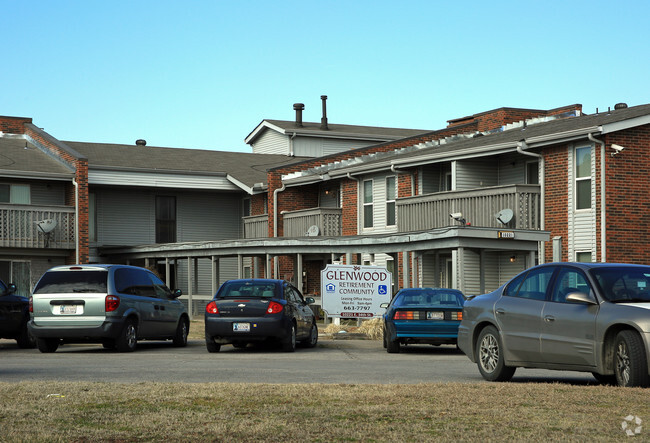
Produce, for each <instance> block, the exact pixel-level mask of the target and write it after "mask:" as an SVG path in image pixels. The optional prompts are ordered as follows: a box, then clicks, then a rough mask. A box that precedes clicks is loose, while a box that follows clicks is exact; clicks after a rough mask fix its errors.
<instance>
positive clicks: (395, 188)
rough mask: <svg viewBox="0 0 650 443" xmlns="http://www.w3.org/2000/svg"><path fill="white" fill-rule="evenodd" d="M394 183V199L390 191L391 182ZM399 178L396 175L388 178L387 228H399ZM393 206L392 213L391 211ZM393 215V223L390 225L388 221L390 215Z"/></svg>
mask: <svg viewBox="0 0 650 443" xmlns="http://www.w3.org/2000/svg"><path fill="white" fill-rule="evenodd" d="M391 180H392V181H393V186H392V188H393V198H392V199H391V198H390V194H389V190H390V188H391V187H390V185H389V182H390V181H391ZM396 200H397V177H396V176H394V175H389V176H387V177H386V226H397V204H396ZM391 205H392V211H391V209H390V208H391ZM391 212H392V214H393V223H392V224H389V222H388V220H389V219H390V214H391Z"/></svg>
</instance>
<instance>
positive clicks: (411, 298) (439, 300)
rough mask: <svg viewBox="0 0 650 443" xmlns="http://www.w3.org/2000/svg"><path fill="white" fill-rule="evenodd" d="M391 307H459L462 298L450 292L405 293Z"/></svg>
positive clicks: (461, 303)
mask: <svg viewBox="0 0 650 443" xmlns="http://www.w3.org/2000/svg"><path fill="white" fill-rule="evenodd" d="M393 305H394V306H395V307H402V306H404V307H405V306H419V305H422V306H434V305H435V306H442V307H459V306H462V305H463V296H462V295H461V294H459V293H457V292H451V291H449V292H448V291H406V292H403V293H402V294H399V295H398V296H397V299H396V300H395V301H394V302H393Z"/></svg>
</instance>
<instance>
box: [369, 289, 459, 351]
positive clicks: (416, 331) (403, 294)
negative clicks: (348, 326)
mask: <svg viewBox="0 0 650 443" xmlns="http://www.w3.org/2000/svg"><path fill="white" fill-rule="evenodd" d="M464 302H465V297H464V296H463V293H462V292H460V291H458V290H456V289H441V288H408V289H402V290H400V291H399V292H398V293H397V294H395V297H393V299H392V300H391V302H390V303H389V304H387V305H382V307H385V308H386V313H385V314H384V347H385V348H386V351H388V352H390V353H394V352H399V351H400V345H406V344H416V343H417V344H430V345H434V346H437V345H443V344H454V345H455V344H456V339H457V338H458V325H459V324H460V320H461V319H462V317H463V303H464Z"/></svg>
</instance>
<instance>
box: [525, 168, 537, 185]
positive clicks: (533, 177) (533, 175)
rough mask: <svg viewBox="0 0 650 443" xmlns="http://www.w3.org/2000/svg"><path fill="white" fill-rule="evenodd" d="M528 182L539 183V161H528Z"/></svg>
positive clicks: (529, 183)
mask: <svg viewBox="0 0 650 443" xmlns="http://www.w3.org/2000/svg"><path fill="white" fill-rule="evenodd" d="M526 184H528V185H539V163H537V162H528V163H526Z"/></svg>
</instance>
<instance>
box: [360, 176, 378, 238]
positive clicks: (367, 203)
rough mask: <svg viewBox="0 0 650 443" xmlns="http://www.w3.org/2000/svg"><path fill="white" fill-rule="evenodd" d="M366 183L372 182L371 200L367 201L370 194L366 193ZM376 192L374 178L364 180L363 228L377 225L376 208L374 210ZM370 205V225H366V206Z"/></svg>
mask: <svg viewBox="0 0 650 443" xmlns="http://www.w3.org/2000/svg"><path fill="white" fill-rule="evenodd" d="M366 183H370V201H369V202H367V201H366V200H367V199H366V197H367V196H368V194H367V193H366ZM374 192H375V184H374V180H373V179H368V180H363V196H362V197H363V209H362V211H363V212H362V217H361V218H362V223H363V229H372V228H374V227H375V210H374V201H375V199H374V195H373V194H374ZM367 207H370V214H371V218H370V226H366V208H367Z"/></svg>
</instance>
